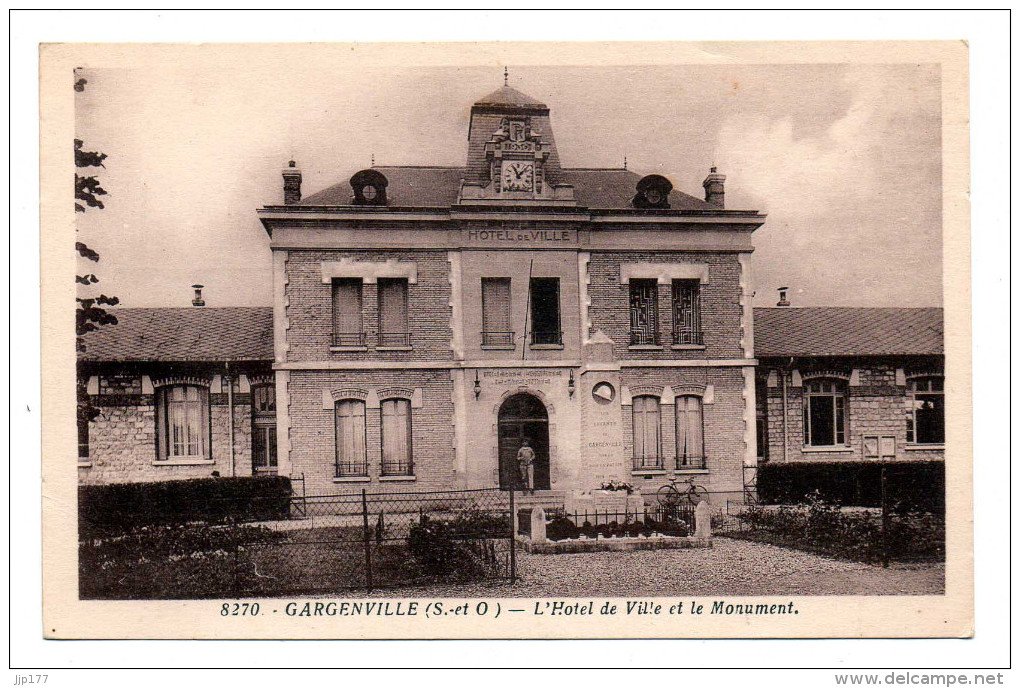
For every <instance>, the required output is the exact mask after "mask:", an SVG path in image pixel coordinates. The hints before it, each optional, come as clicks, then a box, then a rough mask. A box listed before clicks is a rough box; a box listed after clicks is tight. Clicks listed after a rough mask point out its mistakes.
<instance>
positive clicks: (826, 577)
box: [345, 537, 945, 598]
mask: <svg viewBox="0 0 1020 688" xmlns="http://www.w3.org/2000/svg"><path fill="white" fill-rule="evenodd" d="M517 562H518V574H519V581H518V583H517V585H514V586H510V585H509V584H506V583H474V584H465V585H450V586H431V587H428V588H397V589H391V590H387V591H380V592H376V593H374V594H372V595H370V596H371V597H433V598H435V597H639V596H655V597H665V596H674V595H694V596H709V595H939V594H942V593H943V592H944V590H945V566H944V565H943V564H892V565H890V567H889V568H888V569H883V568H882V567H881V566H869V565H867V564H859V563H854V562H848V561H839V560H836V559H828V558H825V557H820V556H817V555H814V554H808V553H806V552H799V551H797V550H792V549H784V548H782V547H775V546H773V545H765V544H759V543H755V542H747V541H744V540H731V539H729V538H725V537H716V538H713V547H712V548H710V549H682V550H658V551H643V552H599V553H588V554H555V555H534V554H526V553H523V552H521V553H519V554H518V557H517ZM345 596H348V597H365V592H364V591H360V592H359V591H353V590H352V591H350V594H348V595H345Z"/></svg>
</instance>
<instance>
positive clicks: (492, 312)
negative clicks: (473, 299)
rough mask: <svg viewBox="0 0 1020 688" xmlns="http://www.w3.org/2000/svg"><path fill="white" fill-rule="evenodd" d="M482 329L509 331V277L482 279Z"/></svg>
mask: <svg viewBox="0 0 1020 688" xmlns="http://www.w3.org/2000/svg"><path fill="white" fill-rule="evenodd" d="M482 330H483V331H484V332H509V331H510V279H509V278H505V277H498V278H484V279H482Z"/></svg>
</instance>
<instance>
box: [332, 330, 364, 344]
mask: <svg viewBox="0 0 1020 688" xmlns="http://www.w3.org/2000/svg"><path fill="white" fill-rule="evenodd" d="M333 346H365V333H364V332H334V333H333Z"/></svg>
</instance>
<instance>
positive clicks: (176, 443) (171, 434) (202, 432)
mask: <svg viewBox="0 0 1020 688" xmlns="http://www.w3.org/2000/svg"><path fill="white" fill-rule="evenodd" d="M156 429H157V433H158V437H157V447H156V450H157V455H156V458H157V459H158V460H160V461H172V460H175V459H180V460H205V459H209V458H211V454H210V451H209V434H210V426H209V390H208V388H206V387H199V386H197V385H171V386H168V387H160V388H159V389H158V390H156Z"/></svg>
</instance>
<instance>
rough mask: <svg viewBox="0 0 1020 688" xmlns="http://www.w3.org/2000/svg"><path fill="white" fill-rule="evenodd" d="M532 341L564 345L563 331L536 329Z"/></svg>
mask: <svg viewBox="0 0 1020 688" xmlns="http://www.w3.org/2000/svg"><path fill="white" fill-rule="evenodd" d="M531 343H532V344H540V345H541V344H553V345H557V344H558V345H562V344H563V333H562V332H560V331H559V330H556V331H554V332H542V331H535V332H532V333H531Z"/></svg>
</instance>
